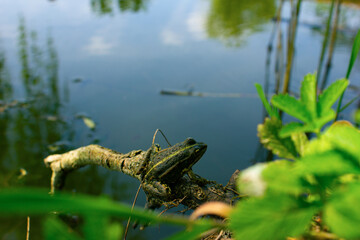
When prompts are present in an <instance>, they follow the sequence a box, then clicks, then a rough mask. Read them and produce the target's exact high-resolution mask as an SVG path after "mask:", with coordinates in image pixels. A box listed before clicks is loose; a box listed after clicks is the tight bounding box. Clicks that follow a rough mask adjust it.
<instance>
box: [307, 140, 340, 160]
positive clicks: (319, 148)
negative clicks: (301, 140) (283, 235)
mask: <svg viewBox="0 0 360 240" xmlns="http://www.w3.org/2000/svg"><path fill="white" fill-rule="evenodd" d="M333 149H334V147H333V145H332V144H331V142H330V141H328V140H327V139H326V138H325V137H323V136H320V138H316V139H313V140H311V141H310V142H309V144H308V145H307V147H306V148H305V149H304V152H303V156H307V155H312V154H317V153H323V152H326V151H329V150H333Z"/></svg>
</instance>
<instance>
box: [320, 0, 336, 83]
mask: <svg viewBox="0 0 360 240" xmlns="http://www.w3.org/2000/svg"><path fill="white" fill-rule="evenodd" d="M334 5H335V0H332V1H331V6H330V9H329V16H328V20H327V23H326V30H325V35H324V40H323V43H322V48H321V54H320V60H319V63H318V67H317V74H316V80H317V82H319V79H320V75H321V68H322V65H323V61H324V56H325V50H326V46H327V44H328V40H329V34H330V23H331V19H332V15H333V12H334ZM320 89H321V88H320Z"/></svg>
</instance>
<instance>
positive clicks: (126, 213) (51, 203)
mask: <svg viewBox="0 0 360 240" xmlns="http://www.w3.org/2000/svg"><path fill="white" fill-rule="evenodd" d="M54 211H56V212H66V213H76V214H82V215H84V216H86V215H89V214H95V215H96V214H101V215H108V216H114V217H119V218H123V219H127V218H128V217H130V216H131V218H132V219H134V220H138V221H139V222H142V223H148V222H152V223H166V224H176V225H187V224H189V221H188V220H187V219H186V218H184V217H181V216H176V217H175V216H171V217H170V216H163V217H158V216H157V214H156V213H154V212H151V211H145V210H144V209H140V208H134V209H133V210H131V206H130V205H125V204H121V203H117V202H114V201H111V200H110V199H108V198H104V197H89V196H84V195H81V194H77V195H76V196H73V195H70V194H65V193H57V194H55V195H54V196H50V195H49V194H48V191H44V190H39V189H31V188H26V189H5V190H1V191H0V213H1V215H2V216H4V215H14V214H20V215H32V214H45V213H49V212H54Z"/></svg>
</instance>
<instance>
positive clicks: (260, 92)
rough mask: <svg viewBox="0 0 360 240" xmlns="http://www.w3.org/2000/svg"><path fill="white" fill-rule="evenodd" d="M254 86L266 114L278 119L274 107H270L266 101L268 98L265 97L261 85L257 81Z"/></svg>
mask: <svg viewBox="0 0 360 240" xmlns="http://www.w3.org/2000/svg"><path fill="white" fill-rule="evenodd" d="M255 87H256V91H257V92H258V95H259V97H260V100H261V102H262V103H263V105H264V107H265V109H266V111H267V113H268V115H269V116H270V117H276V118H278V119H280V117H279V114H278V112H277V110H276V109H274V108H272V107H271V106H270V104H269V102H268V100H267V99H266V96H265V93H264V90H263V88H262V86H261V85H260V84H258V83H255Z"/></svg>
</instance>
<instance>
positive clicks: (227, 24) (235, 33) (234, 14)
mask: <svg viewBox="0 0 360 240" xmlns="http://www.w3.org/2000/svg"><path fill="white" fill-rule="evenodd" d="M275 10H276V2H275V1H274V0H263V1H244V0H229V1H226V4H224V1H221V0H212V2H211V6H210V10H209V14H208V20H207V26H206V27H207V33H208V36H209V37H210V38H217V39H220V40H221V41H223V42H224V43H225V44H226V45H229V46H238V45H240V44H241V43H242V42H243V40H244V37H245V35H249V34H251V33H253V32H256V31H260V30H261V25H262V24H264V23H267V22H269V20H270V19H271V18H272V17H273V16H274V14H275Z"/></svg>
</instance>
